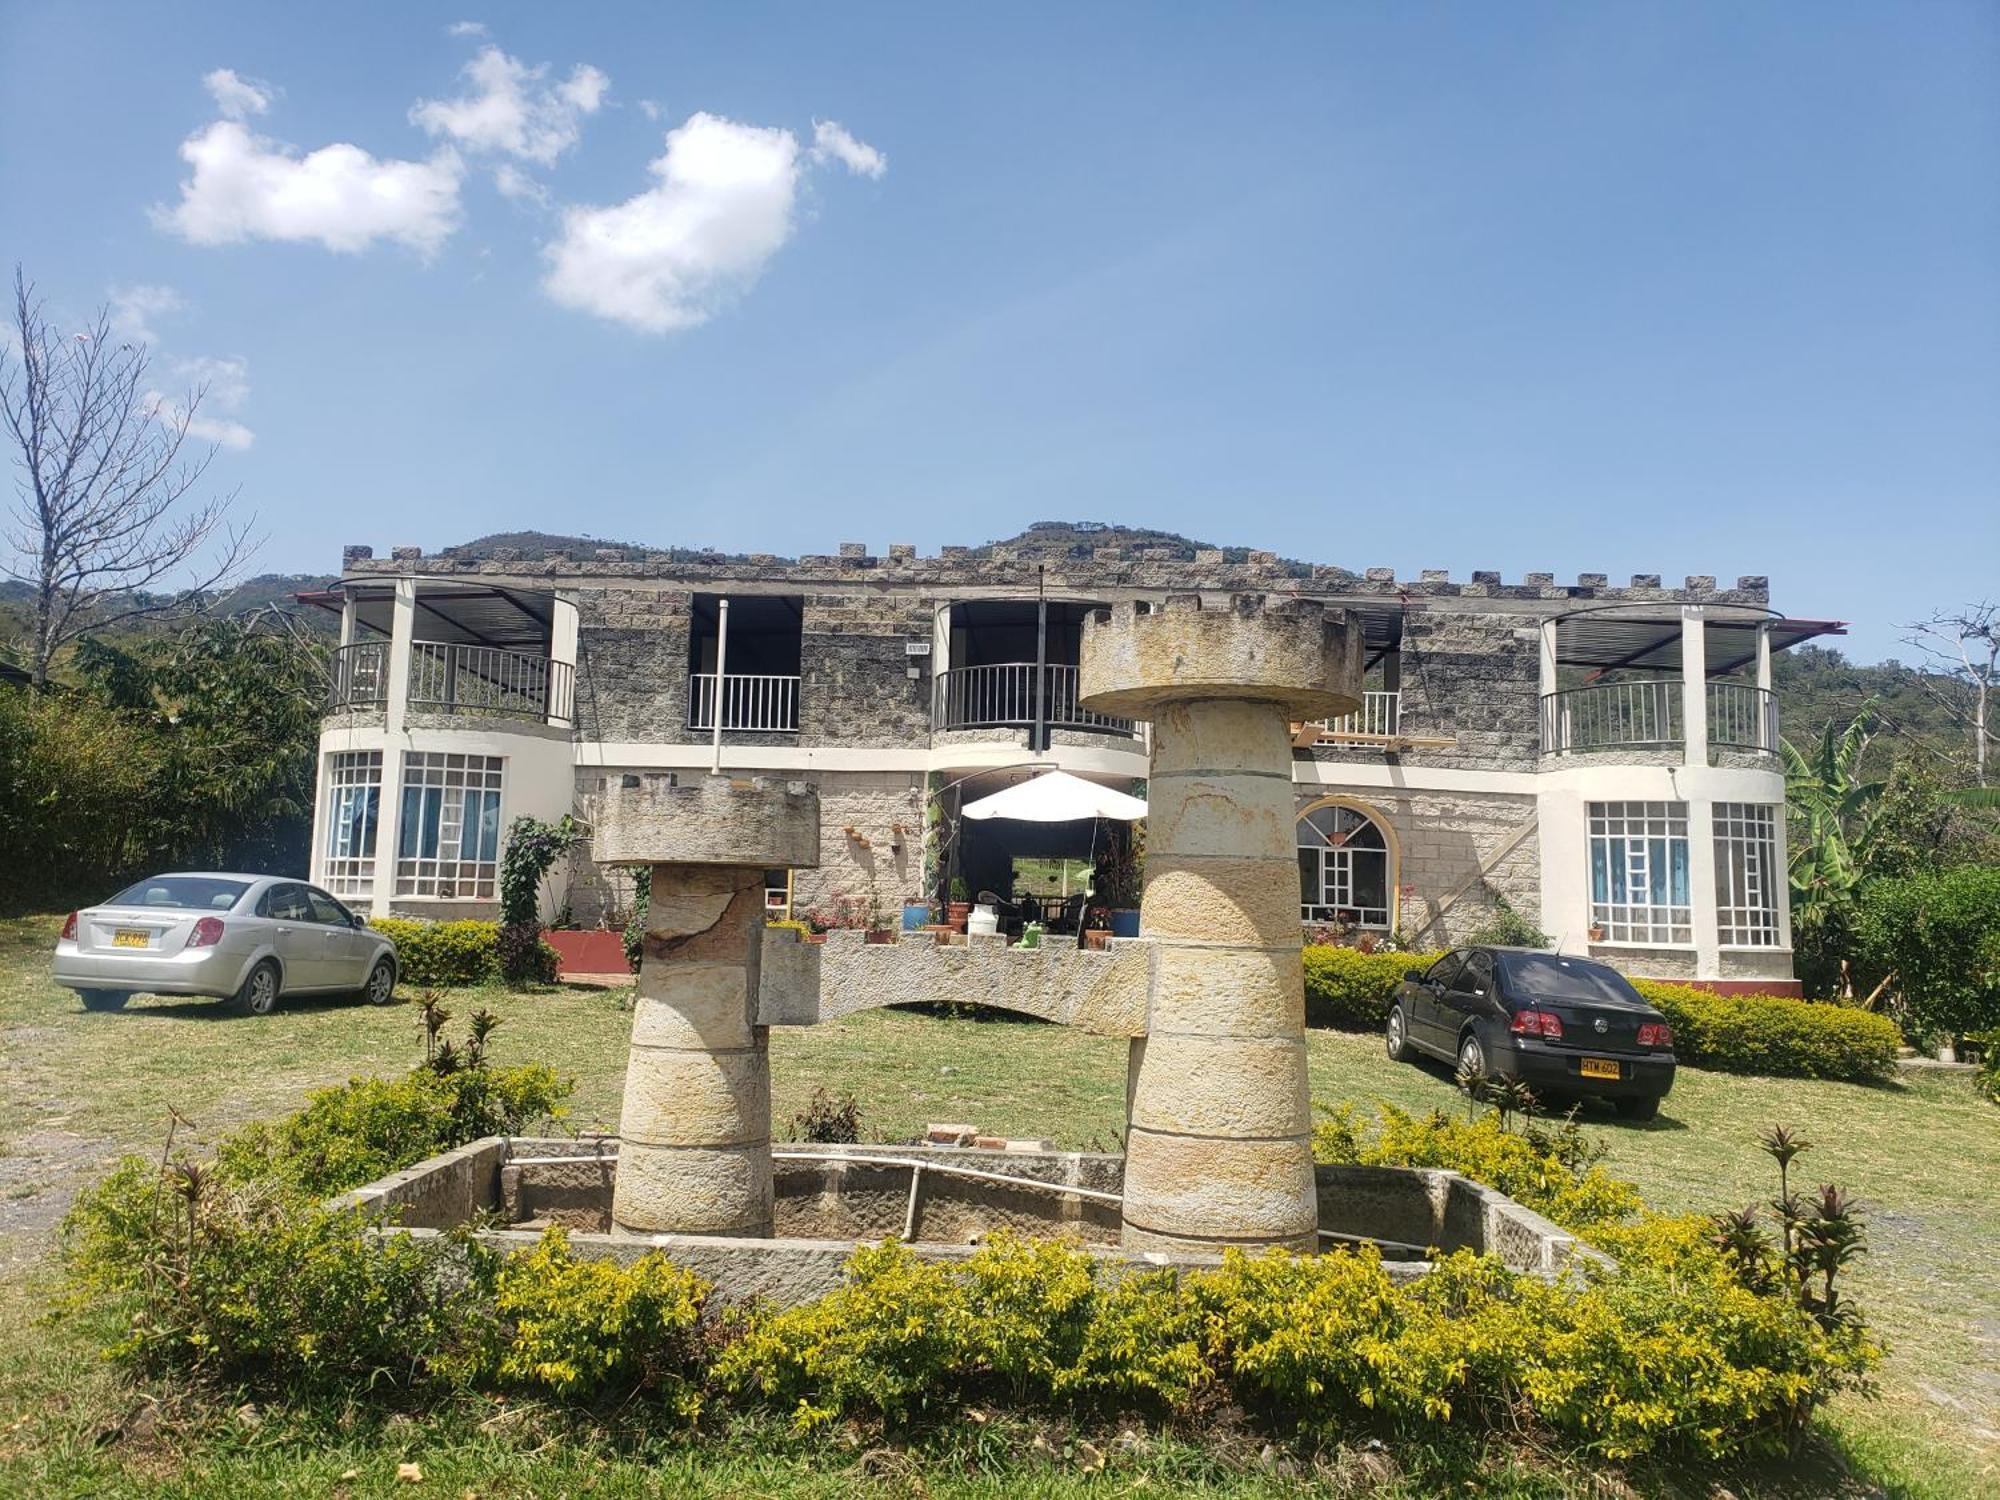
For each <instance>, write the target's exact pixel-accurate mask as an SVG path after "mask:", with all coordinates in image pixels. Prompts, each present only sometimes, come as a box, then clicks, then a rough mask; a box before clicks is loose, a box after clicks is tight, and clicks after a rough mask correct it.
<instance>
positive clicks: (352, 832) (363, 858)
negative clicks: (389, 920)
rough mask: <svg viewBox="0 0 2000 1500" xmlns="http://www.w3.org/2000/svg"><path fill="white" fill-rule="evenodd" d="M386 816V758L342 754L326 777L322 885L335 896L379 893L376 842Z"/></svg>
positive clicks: (361, 753)
mask: <svg viewBox="0 0 2000 1500" xmlns="http://www.w3.org/2000/svg"><path fill="white" fill-rule="evenodd" d="M381 814H382V752H381V751H380V750H343V751H341V752H339V753H338V754H336V755H334V756H333V757H332V758H331V760H330V762H329V763H328V765H327V772H326V852H325V863H324V867H323V869H322V871H321V879H322V880H324V881H325V883H326V888H327V889H328V890H330V891H332V892H333V893H334V894H335V895H336V896H372V895H373V894H374V893H375V836H376V831H377V828H378V826H379V825H380V823H381Z"/></svg>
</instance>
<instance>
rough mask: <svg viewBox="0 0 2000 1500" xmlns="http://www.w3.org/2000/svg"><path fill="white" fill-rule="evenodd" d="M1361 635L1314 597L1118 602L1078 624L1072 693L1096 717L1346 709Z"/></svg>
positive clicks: (1356, 693) (1172, 597)
mask: <svg viewBox="0 0 2000 1500" xmlns="http://www.w3.org/2000/svg"><path fill="white" fill-rule="evenodd" d="M1361 669H1362V630H1361V627H1360V625H1359V623H1358V622H1354V621H1350V619H1349V618H1348V615H1347V612H1346V611H1345V610H1340V609H1328V608H1326V607H1325V606H1324V605H1322V604H1320V603H1319V602H1317V601H1316V600H1307V599H1293V598H1281V597H1270V596H1266V595H1263V594H1236V595H1232V596H1231V598H1230V601H1229V603H1228V605H1227V606H1226V607H1223V608H1209V607H1204V606H1203V603H1202V598H1201V595H1199V594H1195V593H1175V594H1169V595H1167V596H1166V598H1165V599H1164V600H1162V601H1161V602H1160V604H1159V605H1158V606H1157V607H1150V606H1147V605H1144V604H1140V603H1134V602H1126V603H1122V604H1119V605H1116V606H1114V607H1112V608H1110V609H1104V610H1098V611H1096V612H1095V613H1093V614H1092V615H1090V616H1089V617H1088V618H1087V619H1086V620H1085V621H1084V626H1083V653H1082V669H1081V672H1080V674H1079V683H1078V687H1079V692H1080V694H1081V701H1082V702H1083V704H1084V706H1086V707H1088V708H1090V709H1091V710H1092V711H1094V712H1097V713H1106V714H1116V715H1119V716H1120V717H1125V718H1135V719H1150V718H1153V717H1154V716H1155V715H1156V713H1157V711H1158V710H1159V709H1160V708H1161V707H1163V706H1165V705H1167V704H1170V703H1177V702H1189V701H1193V700H1198V699H1219V700H1237V701H1247V702H1260V703H1274V704H1278V705H1280V706H1282V707H1283V708H1284V709H1285V710H1286V711H1287V712H1288V713H1289V714H1290V715H1291V716H1292V717H1293V718H1299V719H1320V718H1327V717H1330V716H1337V715H1339V714H1345V713H1351V712H1352V711H1353V710H1354V709H1355V708H1356V707H1358V706H1359V705H1360V703H1361V677H1362V670H1361Z"/></svg>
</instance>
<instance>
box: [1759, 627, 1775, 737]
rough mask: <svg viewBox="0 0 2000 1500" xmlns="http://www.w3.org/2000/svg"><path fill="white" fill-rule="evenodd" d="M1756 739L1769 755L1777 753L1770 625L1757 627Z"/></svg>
mask: <svg viewBox="0 0 2000 1500" xmlns="http://www.w3.org/2000/svg"><path fill="white" fill-rule="evenodd" d="M1757 687H1758V693H1757V737H1758V743H1759V744H1761V745H1762V746H1763V748H1764V749H1766V750H1768V751H1769V752H1770V753H1771V754H1773V755H1776V754H1777V753H1778V709H1777V705H1776V703H1774V702H1773V701H1772V698H1771V625H1770V622H1769V621H1768V620H1767V621H1765V622H1764V623H1763V624H1762V625H1759V626H1758V627H1757Z"/></svg>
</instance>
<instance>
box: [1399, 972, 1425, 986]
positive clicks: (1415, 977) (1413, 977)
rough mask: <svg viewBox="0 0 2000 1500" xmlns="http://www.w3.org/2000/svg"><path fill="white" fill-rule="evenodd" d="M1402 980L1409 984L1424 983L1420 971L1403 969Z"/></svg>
mask: <svg viewBox="0 0 2000 1500" xmlns="http://www.w3.org/2000/svg"><path fill="white" fill-rule="evenodd" d="M1403 978H1405V979H1407V980H1408V981H1409V982H1410V983H1411V984H1422V983H1423V982H1424V971H1423V970H1422V969H1405V970H1403Z"/></svg>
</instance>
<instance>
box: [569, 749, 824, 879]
mask: <svg viewBox="0 0 2000 1500" xmlns="http://www.w3.org/2000/svg"><path fill="white" fill-rule="evenodd" d="M590 818H591V857H592V858H594V859H595V860H596V861H597V862H598V863H599V864H606V865H667V864H683V865H736V866H761V867H763V868H765V869H790V870H799V869H811V868H813V867H814V866H816V865H818V864H819V793H818V792H817V791H815V790H814V789H813V787H812V786H811V785H809V784H808V783H806V782H803V781H778V780H775V779H773V778H769V777H763V776H753V777H730V776H704V777H702V778H701V779H700V780H699V781H695V782H692V783H683V784H676V783H675V781H674V779H673V778H672V777H670V776H667V775H664V774H661V775H640V774H635V773H627V774H625V775H623V776H621V777H619V779H618V784H617V785H615V786H607V787H606V788H605V790H604V791H603V792H602V793H601V794H600V795H599V796H598V798H597V799H596V804H595V806H593V807H592V808H591V809H590Z"/></svg>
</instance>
